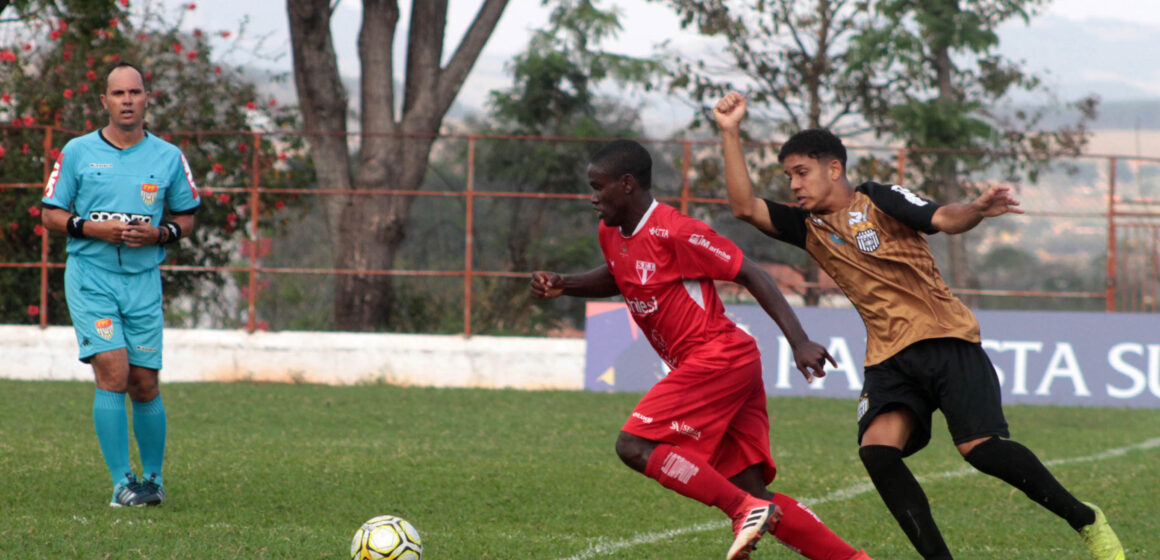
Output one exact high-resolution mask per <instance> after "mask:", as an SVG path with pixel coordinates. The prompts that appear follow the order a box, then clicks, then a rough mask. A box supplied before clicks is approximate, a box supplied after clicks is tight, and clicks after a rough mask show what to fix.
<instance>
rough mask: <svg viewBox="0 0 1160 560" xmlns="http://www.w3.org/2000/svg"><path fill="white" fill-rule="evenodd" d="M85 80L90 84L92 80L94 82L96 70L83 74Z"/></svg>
mask: <svg viewBox="0 0 1160 560" xmlns="http://www.w3.org/2000/svg"><path fill="white" fill-rule="evenodd" d="M85 79H86V80H88V81H90V82H91V81H93V80H96V79H97V71H96V70H89V71H88V72H85Z"/></svg>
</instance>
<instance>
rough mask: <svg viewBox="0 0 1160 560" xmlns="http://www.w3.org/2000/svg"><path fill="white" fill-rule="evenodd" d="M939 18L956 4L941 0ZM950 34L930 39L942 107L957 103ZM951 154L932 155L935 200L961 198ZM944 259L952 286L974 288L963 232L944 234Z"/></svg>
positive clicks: (966, 299)
mask: <svg viewBox="0 0 1160 560" xmlns="http://www.w3.org/2000/svg"><path fill="white" fill-rule="evenodd" d="M936 11H941V12H942V14H941V16H942V18H943V19H942V20H943V21H950V20H951V18H953V17H954V14H955V13H957V12H958V6H957V5H956V4H955V3H954V2H953V1H952V0H943V2H942V3H940V4H938V9H936ZM950 43H951V41H950V38H949V37H935V38H934V40H932V41H931V51H932V56H933V59H934V60H933V62H934V68H935V84H936V86H937V87H938V100H937V103H939V104H941V105H943V106H945V107H948V108H949V107H957V106H959V105H960V104H961V100H960V99H959V98H958V96H959V94H958V93H957V92H956V91H955V88H954V84H953V82H952V79H951V77H952V76H953V75H954V70H955V68H954V61H953V60H951V54H950V46H949V45H950ZM933 140H935V145H937V146H944V147H954V146H956V145H959V144H960V142H961V139H959V138H936V139H933ZM955 157H956V156H955V155H954V154H945V153H939V154H936V155H935V158H936V159H935V165H934V177H933V183H934V185H935V190H936V192H935V193H932V194H934V195H935V198H936V200H939V201H941V202H953V201H958V200H960V199H962V197H963V192H962V191H963V189H962V186H961V185H960V184H959V177H958V166H957V165H956V163H957V161H956V159H955ZM947 259H948V262H949V265H950V266H949V270H948V271H947V272H948V273H949V278H948V284H950V287H951V288H952V289H953V288H960V289H961V288H972V289H973V288H976V287H977V286H978V284H979V281H978V278H976V277H975V275H974V274H973V273H972V272H971V268H970V264H969V263H968V260H967V248H966V234H965V233H963V234H958V235H950V236H948V237H947ZM959 299H961V300H963V303H965V304H967V306H968V307H976V306H977V305H978V303H979V298H978V296H977V295H975V294H960V295H959Z"/></svg>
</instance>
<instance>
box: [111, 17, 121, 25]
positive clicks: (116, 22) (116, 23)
mask: <svg viewBox="0 0 1160 560" xmlns="http://www.w3.org/2000/svg"><path fill="white" fill-rule="evenodd" d="M118 25H121V20H119V19H117V18H113V19H110V20H109V27H117V26H118Z"/></svg>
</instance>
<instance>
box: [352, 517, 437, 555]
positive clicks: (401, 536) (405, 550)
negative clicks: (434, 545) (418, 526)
mask: <svg viewBox="0 0 1160 560" xmlns="http://www.w3.org/2000/svg"><path fill="white" fill-rule="evenodd" d="M422 556H423V541H422V540H420V539H419V532H418V531H416V530H415V527H414V526H413V525H411V524H410V523H408V522H407V520H405V519H403V518H401V517H396V516H394V515H380V516H378V517H375V518H372V519H370V520H368V521H367V522H366V523H363V524H362V527H359V528H358V531H355V533H354V540H353V541H351V543H350V558H351V560H377V559H380V558H385V559H386V560H419V559H420V558H421V557H422Z"/></svg>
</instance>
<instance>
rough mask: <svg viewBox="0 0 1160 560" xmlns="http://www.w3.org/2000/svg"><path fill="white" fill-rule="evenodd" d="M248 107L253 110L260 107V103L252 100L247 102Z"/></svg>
mask: <svg viewBox="0 0 1160 560" xmlns="http://www.w3.org/2000/svg"><path fill="white" fill-rule="evenodd" d="M246 108H247V109H249V110H251V111H253V110H254V109H257V108H258V104H257V103H254V102H253V101H251V102H249V103H246Z"/></svg>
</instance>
